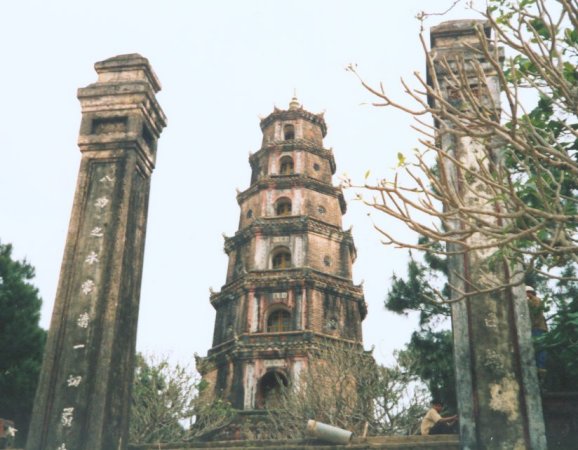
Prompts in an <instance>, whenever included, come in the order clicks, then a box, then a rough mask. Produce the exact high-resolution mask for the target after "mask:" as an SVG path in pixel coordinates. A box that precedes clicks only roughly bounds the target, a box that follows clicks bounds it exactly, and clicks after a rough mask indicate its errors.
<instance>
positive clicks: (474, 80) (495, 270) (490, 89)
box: [428, 20, 546, 449]
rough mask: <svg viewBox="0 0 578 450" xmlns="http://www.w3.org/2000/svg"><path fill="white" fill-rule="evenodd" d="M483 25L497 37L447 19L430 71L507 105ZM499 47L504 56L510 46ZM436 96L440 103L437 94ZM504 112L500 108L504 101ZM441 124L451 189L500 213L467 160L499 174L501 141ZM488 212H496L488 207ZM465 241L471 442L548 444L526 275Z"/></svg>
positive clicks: (457, 318) (463, 367)
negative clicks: (483, 44)
mask: <svg viewBox="0 0 578 450" xmlns="http://www.w3.org/2000/svg"><path fill="white" fill-rule="evenodd" d="M476 29H478V30H480V31H481V33H482V35H483V36H484V39H489V38H490V28H489V26H488V25H487V24H486V23H484V22H483V21H472V20H461V21H450V22H444V23H442V24H441V25H439V26H437V27H433V28H432V30H431V43H432V45H431V53H430V56H431V59H432V61H433V67H429V68H428V70H429V79H430V80H434V79H435V80H436V81H437V83H439V84H438V85H437V86H438V87H439V90H440V91H441V92H440V93H441V94H442V96H443V98H444V100H446V101H447V102H448V103H449V104H451V105H452V107H454V108H458V109H461V110H462V111H466V110H467V108H469V107H470V106H469V104H468V102H467V101H466V100H465V98H464V96H463V90H462V93H460V88H459V85H456V83H455V82H452V81H451V77H450V76H449V73H450V72H453V73H457V72H458V71H461V73H462V75H463V78H462V80H467V81H463V82H467V83H469V85H470V86H471V88H472V93H474V95H477V96H478V99H479V101H481V102H482V103H484V104H486V105H490V104H492V102H493V104H494V105H499V102H500V83H499V79H498V77H497V73H496V68H495V67H493V66H492V65H490V64H489V63H488V61H487V60H486V59H485V57H484V55H483V53H481V52H480V51H477V49H479V48H480V41H479V37H478V33H477V32H476ZM498 55H501V56H500V58H503V52H501V49H500V53H498ZM476 67H477V68H478V69H481V71H482V72H483V74H484V76H483V77H479V76H478V75H479V73H480V72H477V73H476V70H475V68H476ZM458 78H459V77H458ZM486 87H487V89H486ZM432 105H433V106H439V105H435V100H433V99H432ZM494 112H495V113H496V114H498V115H499V106H498V107H497V108H496V109H495V110H494ZM436 126H437V139H438V145H441V147H442V148H443V149H444V151H446V152H447V153H448V154H449V155H451V157H452V158H454V159H455V161H457V162H458V163H459V164H454V163H452V162H451V161H450V159H447V158H446V159H445V160H444V161H443V166H442V170H443V171H444V173H445V175H446V177H447V179H448V180H449V181H448V183H449V187H448V189H449V190H450V191H452V192H453V193H454V194H455V196H456V199H458V200H457V201H456V204H461V205H463V207H465V208H477V209H478V210H480V209H481V210H484V211H487V212H490V213H491V212H496V210H497V209H498V208H501V207H503V206H502V205H497V204H496V203H495V202H484V201H482V200H480V197H483V196H484V195H486V196H487V197H490V196H491V195H492V191H491V190H490V189H489V188H488V186H486V185H484V183H483V182H482V181H481V180H479V179H477V178H476V177H471V176H469V175H468V174H467V173H464V172H463V170H462V169H460V166H461V167H467V168H469V169H471V170H473V171H480V170H485V171H488V173H492V171H494V173H497V172H495V171H496V168H497V167H499V166H500V165H501V164H502V162H501V159H500V158H501V157H500V154H499V151H498V149H497V148H496V145H495V142H493V141H492V139H487V138H486V139H485V140H484V141H482V140H478V139H477V138H474V137H472V136H468V135H465V136H464V133H461V134H460V133H454V132H453V131H455V128H454V127H455V125H454V124H452V123H450V122H449V121H448V122H443V123H442V121H438V122H437V123H436ZM478 131H479V130H478ZM466 134H467V133H466ZM452 208H454V207H453V206H449V207H447V208H446V212H448V213H451V212H452V211H455V215H454V216H453V217H454V218H453V219H450V220H449V221H448V222H447V223H446V224H445V225H446V226H447V227H448V228H449V229H453V230H459V229H460V228H461V227H462V223H461V222H460V221H459V219H458V216H459V212H458V209H452ZM489 217H490V219H488V218H489ZM484 220H492V219H491V216H490V215H489V214H488V215H484ZM493 220H496V221H497V220H498V219H493ZM462 242H463V244H464V245H460V244H453V245H450V246H449V251H456V252H457V253H456V254H455V255H454V256H451V257H449V272H450V273H449V281H450V284H451V285H452V286H453V287H455V289H453V292H452V297H453V299H454V300H457V301H456V302H455V303H453V304H452V326H453V335H454V356H455V365H456V368H455V370H456V386H457V398H458V409H459V417H460V442H461V448H463V449H506V448H507V449H530V448H531V449H545V448H546V438H545V433H544V421H543V417H542V405H541V399H540V392H539V387H538V384H537V376H536V370H535V366H534V360H533V348H532V342H531V337H530V323H529V319H528V307H527V303H526V298H525V294H524V292H523V285H522V280H521V279H517V280H515V279H514V275H511V271H510V270H509V268H508V265H507V264H499V263H498V264H496V263H495V261H494V263H491V262H490V261H491V257H492V255H493V254H494V253H495V252H496V250H497V248H496V247H490V248H487V249H483V250H469V251H465V252H464V250H463V249H464V248H467V247H469V248H471V246H476V245H479V244H480V243H485V244H488V243H490V244H491V241H490V239H489V238H488V237H487V236H484V235H481V234H479V233H473V234H471V235H467V237H464V238H463V241H462ZM517 276H518V277H520V275H517ZM512 282H514V283H516V282H517V283H519V285H518V286H517V287H515V288H510V289H502V290H498V291H493V292H490V293H480V292H479V291H480V289H479V288H480V287H482V288H485V287H490V286H492V285H494V286H495V285H497V284H503V285H506V284H508V283H512ZM474 286H475V288H474ZM459 291H462V292H470V293H473V295H471V296H468V297H466V298H465V299H463V300H458V298H459V297H462V295H461V294H460V292H459ZM476 292H478V293H476Z"/></svg>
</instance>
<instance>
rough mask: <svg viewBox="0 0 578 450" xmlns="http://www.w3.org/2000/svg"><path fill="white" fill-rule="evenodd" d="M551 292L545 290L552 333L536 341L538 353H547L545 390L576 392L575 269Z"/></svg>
mask: <svg viewBox="0 0 578 450" xmlns="http://www.w3.org/2000/svg"><path fill="white" fill-rule="evenodd" d="M562 275H563V277H564V278H565V279H562V280H559V281H558V282H557V283H556V286H555V287H553V288H552V289H548V288H546V289H545V290H544V292H545V294H546V295H545V297H544V299H545V304H546V308H547V311H546V316H547V318H548V327H549V331H548V333H546V334H545V335H544V336H542V337H540V338H538V339H536V342H535V345H536V349H544V350H546V352H547V359H546V367H547V376H546V380H545V387H546V389H548V390H550V391H575V390H576V380H578V282H576V281H573V278H574V277H575V267H574V266H568V267H566V268H565V269H564V271H563V272H562Z"/></svg>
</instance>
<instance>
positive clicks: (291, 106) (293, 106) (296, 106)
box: [289, 89, 301, 110]
mask: <svg viewBox="0 0 578 450" xmlns="http://www.w3.org/2000/svg"><path fill="white" fill-rule="evenodd" d="M299 108H301V103H299V100H297V89H293V98H292V99H291V102H289V110H295V109H299Z"/></svg>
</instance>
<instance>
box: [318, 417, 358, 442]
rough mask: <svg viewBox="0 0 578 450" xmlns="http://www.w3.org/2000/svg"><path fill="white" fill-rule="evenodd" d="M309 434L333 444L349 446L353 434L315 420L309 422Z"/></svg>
mask: <svg viewBox="0 0 578 450" xmlns="http://www.w3.org/2000/svg"><path fill="white" fill-rule="evenodd" d="M307 434H309V435H310V436H312V437H315V438H317V439H321V440H323V441H327V442H331V443H332V444H349V442H351V438H352V437H353V433H352V432H351V431H347V430H344V429H343V428H337V427H334V426H332V425H327V424H326V423H321V422H317V421H315V420H308V421H307Z"/></svg>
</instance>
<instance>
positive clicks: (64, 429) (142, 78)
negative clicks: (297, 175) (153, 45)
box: [26, 54, 166, 450]
mask: <svg viewBox="0 0 578 450" xmlns="http://www.w3.org/2000/svg"><path fill="white" fill-rule="evenodd" d="M95 69H96V72H97V73H98V81H97V82H96V83H94V84H91V85H89V86H87V87H85V88H81V89H79V90H78V98H79V100H80V103H81V107H82V122H81V126H80V136H79V139H78V144H79V147H80V151H81V153H82V160H81V163H80V170H79V175H78V184H77V188H76V194H75V198H74V205H73V209H72V217H71V220H70V225H69V230H68V237H67V242H66V247H65V251H64V257H63V262H62V268H61V272H60V281H59V285H58V291H57V295H56V302H55V306H54V311H53V315H52V322H51V324H50V330H49V334H48V341H47V344H46V351H45V354H44V362H43V366H42V372H41V375H40V381H39V386H38V390H37V393H36V399H35V403H34V410H33V414H32V422H31V425H30V433H29V435H28V442H27V446H26V448H27V450H82V449H87V450H88V449H90V450H112V449H115V450H116V449H124V448H126V446H127V439H128V421H129V406H130V394H131V386H132V380H133V370H134V355H135V344H136V331H137V319H138V308H139V298H140V286H141V276H142V266H143V252H144V242H145V231H146V224H147V208H148V199H149V189H150V176H151V173H152V171H153V168H154V165H155V159H156V150H157V139H158V138H159V135H160V133H161V131H162V129H163V128H164V127H165V126H166V117H165V115H164V113H163V111H162V109H161V107H160V106H159V104H158V103H157V100H156V98H155V93H156V92H158V91H159V90H160V84H159V81H158V79H157V77H156V75H155V74H154V72H153V71H152V68H151V66H150V64H149V62H148V60H147V59H146V58H143V57H142V56H140V55H138V54H130V55H121V56H116V57H114V58H110V59H107V60H105V61H101V62H98V63H96V64H95Z"/></svg>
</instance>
